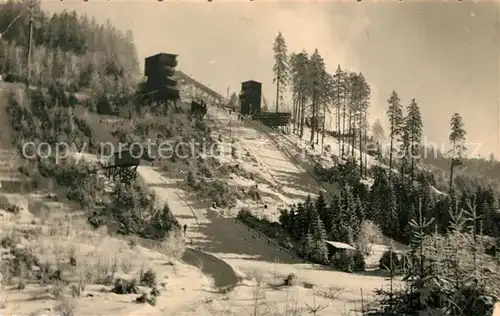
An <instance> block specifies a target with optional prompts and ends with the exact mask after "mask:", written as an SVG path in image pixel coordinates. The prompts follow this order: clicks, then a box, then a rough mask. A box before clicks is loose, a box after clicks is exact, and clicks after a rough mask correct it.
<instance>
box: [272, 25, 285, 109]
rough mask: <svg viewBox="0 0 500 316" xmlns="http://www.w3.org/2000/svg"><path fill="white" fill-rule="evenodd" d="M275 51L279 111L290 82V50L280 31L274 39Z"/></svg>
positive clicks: (275, 75)
mask: <svg viewBox="0 0 500 316" xmlns="http://www.w3.org/2000/svg"><path fill="white" fill-rule="evenodd" d="M273 51H274V61H275V64H274V67H273V72H274V78H273V83H276V112H278V106H279V103H280V101H282V99H283V92H284V91H285V88H286V85H287V84H288V78H289V73H288V69H289V68H288V67H289V66H288V65H289V64H288V50H287V47H286V42H285V38H284V37H283V35H282V34H281V32H279V33H278V36H276V39H275V41H274V46H273Z"/></svg>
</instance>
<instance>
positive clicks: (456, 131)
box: [449, 113, 467, 191]
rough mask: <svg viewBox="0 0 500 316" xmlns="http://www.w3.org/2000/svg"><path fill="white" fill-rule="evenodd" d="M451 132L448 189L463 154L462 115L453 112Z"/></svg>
mask: <svg viewBox="0 0 500 316" xmlns="http://www.w3.org/2000/svg"><path fill="white" fill-rule="evenodd" d="M450 127H451V133H450V137H449V140H450V143H451V150H450V153H451V163H450V184H449V190H450V191H451V190H452V188H453V172H454V171H455V167H457V166H460V165H461V164H462V163H463V155H464V153H465V150H466V148H465V136H466V135H467V132H466V131H465V125H464V122H463V119H462V117H461V116H460V114H458V113H454V114H453V115H452V117H451V121H450Z"/></svg>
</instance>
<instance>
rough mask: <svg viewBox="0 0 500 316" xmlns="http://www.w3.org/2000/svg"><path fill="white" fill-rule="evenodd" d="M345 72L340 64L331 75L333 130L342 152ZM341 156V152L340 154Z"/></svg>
mask: <svg viewBox="0 0 500 316" xmlns="http://www.w3.org/2000/svg"><path fill="white" fill-rule="evenodd" d="M344 80H345V74H344V72H343V71H342V68H340V65H338V66H337V69H336V70H335V74H334V75H333V93H334V106H335V118H336V120H335V122H336V123H335V131H336V134H337V138H338V140H339V141H338V144H339V152H340V153H342V145H341V143H343V141H344V137H343V133H344V130H343V129H342V130H341V128H342V118H343V117H344V120H345V116H344V114H345V113H344V111H345V107H344V103H345V95H346V89H345V83H344ZM341 155H342V156H343V154H341Z"/></svg>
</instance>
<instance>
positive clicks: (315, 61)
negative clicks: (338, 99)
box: [308, 49, 327, 148]
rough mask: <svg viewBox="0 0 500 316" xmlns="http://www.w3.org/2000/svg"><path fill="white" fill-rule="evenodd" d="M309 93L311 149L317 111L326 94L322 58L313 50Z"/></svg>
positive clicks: (316, 121)
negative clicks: (310, 101) (310, 98)
mask: <svg viewBox="0 0 500 316" xmlns="http://www.w3.org/2000/svg"><path fill="white" fill-rule="evenodd" d="M308 69H309V91H311V92H310V94H311V95H312V104H311V110H312V116H311V137H310V139H309V141H310V143H311V146H312V148H314V133H316V132H318V125H319V124H318V109H319V104H320V103H321V102H322V101H323V100H322V99H323V98H324V95H325V94H326V92H325V90H326V86H325V83H326V76H327V73H326V71H325V62H324V60H323V57H321V55H320V54H319V52H318V50H317V49H315V50H314V53H313V54H312V55H311V59H310V62H309V68H308Z"/></svg>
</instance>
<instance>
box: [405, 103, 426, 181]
mask: <svg viewBox="0 0 500 316" xmlns="http://www.w3.org/2000/svg"><path fill="white" fill-rule="evenodd" d="M422 128H423V124H422V115H421V114H420V108H419V107H418V104H417V102H416V100H415V99H412V100H411V103H410V105H409V106H408V110H407V115H406V120H405V131H407V134H408V146H409V147H408V148H407V150H408V151H409V152H408V154H409V156H410V179H411V182H410V183H413V181H414V179H415V164H416V163H417V162H418V160H419V159H420V147H421V145H420V144H421V142H422Z"/></svg>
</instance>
